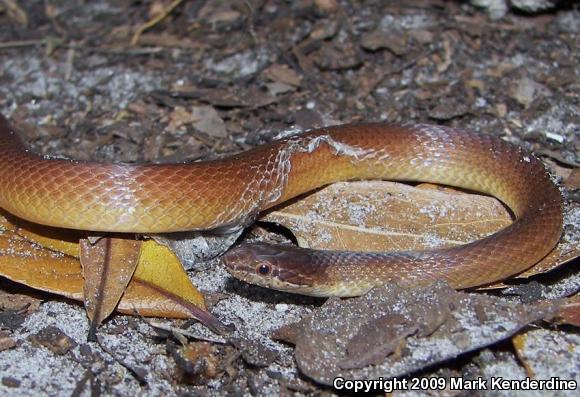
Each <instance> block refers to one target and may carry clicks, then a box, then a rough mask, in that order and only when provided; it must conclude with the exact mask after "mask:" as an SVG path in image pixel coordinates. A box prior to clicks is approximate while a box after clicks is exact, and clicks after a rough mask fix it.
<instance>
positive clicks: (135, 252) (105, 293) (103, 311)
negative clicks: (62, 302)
mask: <svg viewBox="0 0 580 397" xmlns="http://www.w3.org/2000/svg"><path fill="white" fill-rule="evenodd" d="M142 243H143V242H142V241H138V240H135V239H133V238H127V237H120V236H119V237H103V238H100V239H98V240H97V241H95V242H94V243H93V242H91V241H89V239H81V240H80V253H81V258H80V260H81V267H82V274H83V278H84V280H85V282H84V284H83V296H84V302H85V309H86V310H87V315H88V316H89V319H90V320H91V327H90V330H89V338H90V339H93V340H94V339H95V332H96V327H97V325H99V324H100V323H101V322H102V321H103V320H104V319H105V318H107V317H109V315H110V314H111V313H112V312H113V310H115V307H117V304H118V303H119V300H120V299H121V296H123V293H124V292H125V289H126V288H127V285H128V284H129V281H130V280H131V278H132V277H133V273H134V272H135V269H136V268H137V264H138V263H139V256H140V252H141V244H142Z"/></svg>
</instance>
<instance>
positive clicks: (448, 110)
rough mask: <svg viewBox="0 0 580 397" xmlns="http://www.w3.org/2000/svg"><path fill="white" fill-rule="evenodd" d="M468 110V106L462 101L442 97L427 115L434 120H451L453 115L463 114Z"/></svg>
mask: <svg viewBox="0 0 580 397" xmlns="http://www.w3.org/2000/svg"><path fill="white" fill-rule="evenodd" d="M468 111H469V108H468V107H467V105H465V104H464V103H458V102H457V101H454V100H450V99H447V100H445V99H444V100H442V101H441V103H439V104H438V105H437V106H435V107H434V108H433V109H431V110H430V111H429V117H431V118H432V119H435V120H451V119H453V118H455V117H459V116H463V115H464V114H466V113H467V112H468Z"/></svg>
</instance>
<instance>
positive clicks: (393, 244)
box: [261, 181, 580, 287]
mask: <svg viewBox="0 0 580 397" xmlns="http://www.w3.org/2000/svg"><path fill="white" fill-rule="evenodd" d="M578 212H579V213H580V209H579V210H578ZM261 220H262V221H267V222H275V223H277V224H280V225H283V226H285V227H286V228H288V229H290V231H291V232H292V233H293V234H294V235H295V236H296V239H297V241H298V244H299V245H300V246H303V247H310V248H317V249H329V250H351V251H375V252H378V251H401V250H410V251H420V250H428V249H433V248H442V247H452V246H457V245H462V244H465V243H468V242H471V241H474V240H479V239H481V238H483V237H485V236H488V235H490V234H492V233H494V232H496V231H498V230H499V229H501V228H503V227H506V226H508V225H509V224H510V223H511V222H512V220H511V217H510V213H509V211H508V210H507V209H506V208H505V207H504V206H503V205H502V204H501V203H500V202H499V201H498V200H496V199H495V198H493V197H489V196H483V195H479V194H470V193H464V192H461V191H458V190H454V189H451V188H442V187H440V186H436V185H430V184H421V185H418V186H410V185H406V184H402V183H397V182H388V181H361V182H340V183H335V184H333V185H330V186H328V187H326V188H324V189H321V190H319V191H317V192H315V193H313V194H311V195H309V196H307V197H305V198H304V199H302V200H299V201H295V202H292V203H291V204H289V205H287V206H284V207H281V208H279V209H277V210H276V211H273V212H270V213H268V214H267V215H266V216H265V217H263V218H262V219H261ZM579 255H580V248H579V247H578V246H577V245H573V244H565V241H563V242H562V243H561V244H559V245H558V246H557V247H556V248H555V249H554V250H553V251H552V252H551V253H550V254H549V255H548V256H547V257H546V258H544V260H542V261H541V262H540V263H539V264H538V265H536V266H534V267H532V268H531V269H529V270H528V271H526V272H524V273H522V274H520V275H519V277H529V276H531V275H534V274H538V273H544V272H547V271H549V270H552V269H554V268H555V267H558V266H560V265H561V264H563V263H565V262H568V261H570V260H572V259H574V258H575V257H578V256H579ZM502 286H503V285H502V284H497V285H496V287H502Z"/></svg>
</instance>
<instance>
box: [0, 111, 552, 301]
mask: <svg viewBox="0 0 580 397" xmlns="http://www.w3.org/2000/svg"><path fill="white" fill-rule="evenodd" d="M360 179H388V180H397V181H421V182H431V183H439V184H445V185H451V186H456V187H460V188H465V189H470V190H475V191H478V192H482V193H485V194H489V195H492V196H495V197H497V198H498V199H499V200H501V201H502V202H503V203H504V204H506V205H507V206H508V207H509V208H510V209H511V211H512V212H513V214H514V217H515V221H514V222H513V223H512V224H511V225H510V226H508V227H506V228H504V229H502V230H500V231H498V232H497V233H494V234H492V235H490V236H488V237H486V238H484V239H481V240H478V241H475V242H472V243H469V244H466V245H463V246H459V247H454V248H448V249H439V250H432V251H421V252H387V253H361V252H344V251H322V250H309V249H301V248H295V247H285V246H266V247H264V246H262V245H258V246H251V245H250V246H240V247H237V248H235V249H233V250H231V251H230V252H229V253H228V254H226V257H225V262H226V265H227V266H228V270H230V272H231V273H232V274H234V275H235V276H237V277H239V278H242V279H245V280H247V281H250V282H254V283H257V284H261V285H265V286H267V287H273V288H279V289H283V290H291V291H292V292H299V293H306V294H311V295H322V296H328V295H340V296H351V295H358V294H361V293H364V292H366V291H368V290H369V289H370V288H372V287H373V286H375V285H379V284H384V283H388V282H397V283H399V284H409V285H419V284H426V283H429V282H432V281H433V280H438V279H443V280H446V281H448V282H449V283H450V284H451V285H452V286H453V287H455V288H467V287H471V286H476V285H481V284H486V283H490V282H493V281H496V280H500V279H504V278H506V277H509V276H511V275H514V274H517V273H519V272H521V271H523V270H525V269H527V268H529V267H530V266H532V265H534V264H535V263H537V262H538V261H539V260H541V259H542V258H543V257H544V256H545V255H546V254H547V253H548V252H549V251H550V250H551V249H552V248H553V247H554V246H555V245H556V243H557V242H558V240H559V237H560V234H561V230H562V197H561V194H560V191H559V190H558V188H557V187H556V185H555V184H554V183H553V182H552V180H551V179H550V176H549V174H548V173H547V172H546V170H545V168H544V166H543V164H542V163H541V162H540V161H539V160H537V159H536V158H535V157H534V156H532V155H530V154H528V153H527V152H525V151H524V150H522V149H521V148H519V147H517V146H513V145H510V144H508V143H506V142H503V141H502V140H500V139H498V138H495V137H493V136H490V135H483V134H474V133H470V132H465V131H462V130H459V129H454V128H449V127H441V126H433V125H426V124H403V125H395V124H358V125H341V126H334V127H327V128H321V129H317V130H312V131H309V132H307V133H304V134H301V135H296V136H291V137H287V138H284V139H281V140H278V141H274V142H271V143H268V144H265V145H263V146H260V147H257V148H255V149H253V150H249V151H247V152H243V153H240V154H237V155H234V156H231V157H228V158H225V159H220V160H214V161H207V162H193V163H180V164H120V163H119V164H108V163H96V162H84V161H77V160H69V159H61V158H50V157H46V156H39V155H37V154H34V153H32V152H31V151H30V150H28V149H27V147H26V145H24V144H23V143H22V141H21V140H20V138H19V136H18V134H17V133H16V132H15V131H14V130H13V128H12V127H11V126H10V125H9V123H8V122H7V120H6V119H4V118H3V117H2V116H0V207H1V208H3V209H4V210H5V211H8V212H9V213H11V214H13V215H15V216H17V217H20V218H23V219H25V220H28V221H31V222H35V223H39V224H43V225H48V226H55V227H62V228H70V229H79V230H87V231H98V232H127V233H145V234H156V233H168V232H177V231H191V230H208V229H215V228H218V227H223V226H235V225H244V224H246V223H248V222H249V221H251V220H252V219H253V218H254V217H255V216H256V215H257V214H258V213H259V212H261V211H264V210H266V209H268V208H271V207H273V206H275V205H278V204H280V203H282V202H284V201H287V200H289V199H291V198H293V197H296V196H298V195H301V194H303V193H306V192H309V191H312V190H314V189H316V188H319V187H321V186H324V185H327V184H329V183H333V182H336V181H344V180H360ZM265 263H266V264H268V266H271V267H272V270H276V271H277V274H276V275H274V272H273V271H270V272H268V275H267V276H268V277H261V275H260V266H261V265H262V264H265ZM256 276H258V277H256ZM274 276H276V277H274ZM296 286H298V288H297V287H296Z"/></svg>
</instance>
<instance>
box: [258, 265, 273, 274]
mask: <svg viewBox="0 0 580 397" xmlns="http://www.w3.org/2000/svg"><path fill="white" fill-rule="evenodd" d="M256 271H257V272H258V273H260V274H261V275H262V276H266V275H268V274H269V273H270V272H271V271H272V267H270V265H268V264H267V263H262V264H261V265H260V266H258V267H257V268H256Z"/></svg>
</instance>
